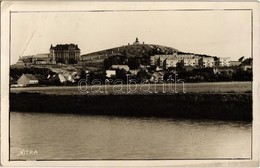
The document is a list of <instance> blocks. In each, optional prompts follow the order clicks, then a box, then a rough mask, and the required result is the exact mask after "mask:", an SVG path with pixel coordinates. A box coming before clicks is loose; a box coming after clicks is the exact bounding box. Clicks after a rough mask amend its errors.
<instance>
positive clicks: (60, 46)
mask: <svg viewBox="0 0 260 168" xmlns="http://www.w3.org/2000/svg"><path fill="white" fill-rule="evenodd" d="M71 47H75V49H76V50H80V49H79V47H78V45H77V44H72V43H71V44H57V45H56V46H55V47H53V46H52V45H51V47H50V49H56V50H69V48H71Z"/></svg>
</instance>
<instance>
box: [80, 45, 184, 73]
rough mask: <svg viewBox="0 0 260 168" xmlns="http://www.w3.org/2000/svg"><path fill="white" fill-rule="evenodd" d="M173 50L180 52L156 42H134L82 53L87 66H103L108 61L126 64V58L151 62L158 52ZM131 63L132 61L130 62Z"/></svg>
mask: <svg viewBox="0 0 260 168" xmlns="http://www.w3.org/2000/svg"><path fill="white" fill-rule="evenodd" d="M173 52H180V51H179V50H177V49H175V48H172V47H166V46H162V45H155V44H132V45H126V46H120V47H115V48H111V49H106V50H102V51H97V52H93V53H89V54H84V55H82V56H81V57H82V59H83V61H84V66H85V67H95V68H98V69H100V68H102V67H104V63H105V62H107V61H106V60H107V59H109V61H108V62H113V63H114V64H124V60H123V59H124V58H126V59H127V60H128V62H129V61H130V62H132V64H136V65H137V64H138V62H139V63H141V64H144V65H146V64H149V60H150V56H153V55H156V54H171V53H173ZM130 64H131V63H130Z"/></svg>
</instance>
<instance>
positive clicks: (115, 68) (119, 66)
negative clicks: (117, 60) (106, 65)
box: [110, 65, 130, 71]
mask: <svg viewBox="0 0 260 168" xmlns="http://www.w3.org/2000/svg"><path fill="white" fill-rule="evenodd" d="M117 69H124V70H126V71H129V70H130V68H129V66H128V65H112V66H111V67H110V70H117Z"/></svg>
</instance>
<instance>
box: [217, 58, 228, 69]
mask: <svg viewBox="0 0 260 168" xmlns="http://www.w3.org/2000/svg"><path fill="white" fill-rule="evenodd" d="M217 64H218V66H220V67H229V66H230V57H219V58H218V61H217Z"/></svg>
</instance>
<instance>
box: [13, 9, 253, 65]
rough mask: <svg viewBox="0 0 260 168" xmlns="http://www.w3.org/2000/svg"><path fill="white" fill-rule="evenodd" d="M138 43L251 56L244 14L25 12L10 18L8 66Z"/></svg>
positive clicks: (248, 18) (248, 15) (235, 56)
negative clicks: (64, 51) (53, 53)
mask: <svg viewBox="0 0 260 168" xmlns="http://www.w3.org/2000/svg"><path fill="white" fill-rule="evenodd" d="M136 37H138V38H139V41H140V42H143V41H144V42H145V43H146V44H158V45H164V46H168V47H173V48H176V49H179V50H181V51H184V52H192V53H197V54H208V55H212V56H218V57H231V60H238V59H239V58H240V57H241V56H245V57H246V58H248V57H251V13H250V11H247V10H239V11H237V10H231V11H228V10H211V11H110V12H87V11H85V12H82V11H81V12H25V13H20V12H18V13H12V14H11V64H14V63H16V62H17V61H18V59H19V56H26V55H34V54H38V53H48V52H49V48H50V45H51V44H52V45H54V46H55V45H56V44H69V43H74V44H78V46H79V48H80V49H81V54H87V53H90V52H95V51H99V50H103V49H108V48H112V47H118V46H122V45H127V44H128V43H133V42H134V41H135V38H136Z"/></svg>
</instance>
